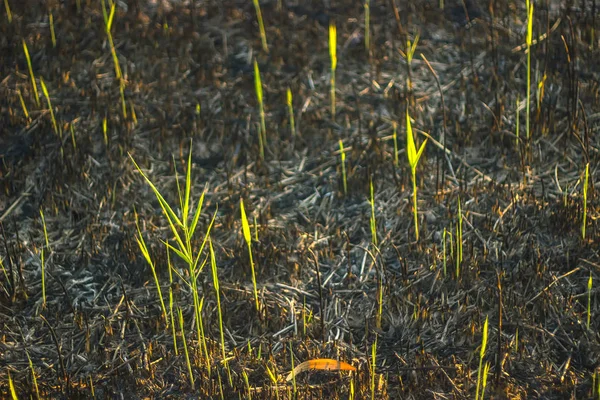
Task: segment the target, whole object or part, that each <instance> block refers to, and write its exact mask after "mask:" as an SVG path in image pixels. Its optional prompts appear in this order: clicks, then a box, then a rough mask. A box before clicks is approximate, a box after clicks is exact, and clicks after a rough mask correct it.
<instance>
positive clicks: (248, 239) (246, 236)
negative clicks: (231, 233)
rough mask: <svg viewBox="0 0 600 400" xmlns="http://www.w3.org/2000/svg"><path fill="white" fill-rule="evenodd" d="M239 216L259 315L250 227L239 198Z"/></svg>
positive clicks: (242, 201)
mask: <svg viewBox="0 0 600 400" xmlns="http://www.w3.org/2000/svg"><path fill="white" fill-rule="evenodd" d="M240 214H241V217H242V232H243V234H244V240H245V241H246V245H247V246H248V257H249V258H250V269H251V271H252V286H253V289H254V303H255V305H256V311H257V312H258V313H260V304H259V302H258V289H257V288H256V272H255V268H254V258H253V257H252V236H251V235H250V225H249V224H248V217H246V210H245V209H244V200H243V199H242V198H240Z"/></svg>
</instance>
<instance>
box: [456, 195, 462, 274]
mask: <svg viewBox="0 0 600 400" xmlns="http://www.w3.org/2000/svg"><path fill="white" fill-rule="evenodd" d="M457 202H458V210H457V214H458V215H457V216H456V218H457V220H458V221H457V223H456V257H455V259H456V279H458V278H459V277H460V266H461V264H462V261H463V229H462V225H463V215H462V209H461V206H460V196H459V197H458V200H457Z"/></svg>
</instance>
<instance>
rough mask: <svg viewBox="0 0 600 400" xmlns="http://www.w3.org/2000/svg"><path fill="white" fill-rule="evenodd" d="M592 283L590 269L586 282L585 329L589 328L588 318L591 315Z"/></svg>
mask: <svg viewBox="0 0 600 400" xmlns="http://www.w3.org/2000/svg"><path fill="white" fill-rule="evenodd" d="M592 284H593V280H592V273H591V271H590V277H589V279H588V284H587V321H586V324H585V325H586V327H587V329H590V319H591V316H592Z"/></svg>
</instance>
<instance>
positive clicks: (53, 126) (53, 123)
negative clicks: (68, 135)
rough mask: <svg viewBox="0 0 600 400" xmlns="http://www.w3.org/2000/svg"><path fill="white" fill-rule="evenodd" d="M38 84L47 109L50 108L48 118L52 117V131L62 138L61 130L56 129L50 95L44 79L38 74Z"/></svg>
mask: <svg viewBox="0 0 600 400" xmlns="http://www.w3.org/2000/svg"><path fill="white" fill-rule="evenodd" d="M40 85H41V86H42V92H43V93H44V97H45V98H46V102H47V103H48V109H49V110H50V118H51V119H52V128H53V129H54V133H56V136H58V137H60V138H62V134H61V132H59V130H58V124H57V123H56V118H55V117H54V110H53V109H52V102H51V101H50V95H49V94H48V88H47V87H46V84H45V83H44V79H43V78H42V77H41V76H40Z"/></svg>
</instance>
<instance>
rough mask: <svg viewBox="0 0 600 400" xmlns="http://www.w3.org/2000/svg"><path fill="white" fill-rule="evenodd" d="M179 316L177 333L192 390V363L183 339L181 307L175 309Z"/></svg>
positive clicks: (183, 328) (183, 329)
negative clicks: (179, 337) (179, 334)
mask: <svg viewBox="0 0 600 400" xmlns="http://www.w3.org/2000/svg"><path fill="white" fill-rule="evenodd" d="M177 311H178V316H179V332H180V333H181V341H182V342H183V353H184V354H185V364H186V365H187V370H188V377H189V379H190V386H191V387H192V390H194V371H192V362H191V360H190V352H189V351H188V347H187V341H186V339H185V327H184V322H183V312H182V311H181V307H177Z"/></svg>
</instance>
